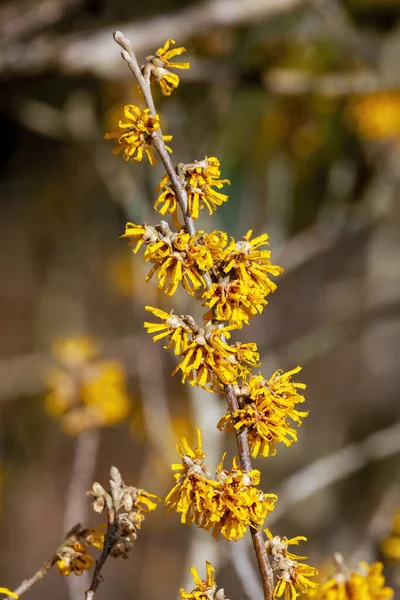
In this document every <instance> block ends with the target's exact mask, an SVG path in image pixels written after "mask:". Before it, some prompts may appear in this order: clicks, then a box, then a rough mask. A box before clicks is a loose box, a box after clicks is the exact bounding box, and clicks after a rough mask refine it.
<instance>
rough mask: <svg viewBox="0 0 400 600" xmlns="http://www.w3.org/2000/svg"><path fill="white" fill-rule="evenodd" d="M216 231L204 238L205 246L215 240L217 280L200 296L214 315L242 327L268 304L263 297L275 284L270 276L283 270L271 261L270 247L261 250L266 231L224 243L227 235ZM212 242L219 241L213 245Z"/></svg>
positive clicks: (265, 241)
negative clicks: (259, 234)
mask: <svg viewBox="0 0 400 600" xmlns="http://www.w3.org/2000/svg"><path fill="white" fill-rule="evenodd" d="M219 233H220V232H213V234H211V236H209V237H206V236H204V238H203V243H204V244H205V245H207V244H208V243H210V242H211V243H212V242H214V256H213V259H214V267H213V269H214V272H216V273H218V278H217V279H218V280H217V281H215V282H213V283H212V285H211V286H210V287H209V289H207V290H205V291H204V292H203V294H202V296H201V297H202V299H204V300H205V303H204V304H205V306H208V307H209V308H210V309H212V311H213V315H214V318H216V319H217V320H219V321H228V323H229V324H230V325H235V327H237V328H241V327H242V325H243V323H248V322H249V318H251V317H254V316H255V315H256V314H261V313H262V311H263V309H264V307H265V305H266V304H267V300H266V296H268V295H269V294H270V293H271V292H274V291H275V289H276V287H277V286H276V284H275V283H274V282H272V281H271V280H270V279H269V275H280V274H281V273H282V272H283V269H282V268H281V267H279V266H276V265H273V264H272V263H271V259H270V255H271V252H270V251H269V250H262V249H260V247H261V246H264V245H265V244H268V236H267V234H263V235H261V236H258V237H256V238H254V239H253V240H251V234H252V231H251V230H250V231H248V232H247V234H246V235H245V236H244V237H243V239H242V240H239V241H238V242H236V241H235V240H234V239H233V238H232V239H231V241H230V242H229V244H227V238H226V236H219V235H218V234H219ZM215 241H217V242H220V243H219V244H218V245H216V246H215ZM223 242H225V247H223V246H222V243H223ZM226 244H227V245H226ZM210 252H211V249H210ZM209 314H210V313H208V316H209Z"/></svg>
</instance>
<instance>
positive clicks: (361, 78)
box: [263, 69, 400, 98]
mask: <svg viewBox="0 0 400 600" xmlns="http://www.w3.org/2000/svg"><path fill="white" fill-rule="evenodd" d="M263 79H264V84H265V86H266V88H267V89H268V90H270V91H271V92H272V93H274V94H277V95H285V96H298V95H302V94H316V95H320V96H330V97H333V98H336V97H339V98H340V97H342V96H352V95H354V94H369V93H372V92H377V91H390V90H393V89H397V88H398V87H399V85H400V78H399V77H398V76H397V79H395V80H393V81H386V80H383V79H381V78H380V77H378V76H377V75H376V74H375V73H372V72H370V71H360V72H356V73H331V74H326V75H320V76H316V75H314V74H312V73H309V72H307V71H295V70H291V69H271V70H270V71H268V72H267V73H266V74H265V76H264V78H263Z"/></svg>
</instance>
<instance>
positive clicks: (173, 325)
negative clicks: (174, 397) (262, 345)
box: [144, 306, 259, 391]
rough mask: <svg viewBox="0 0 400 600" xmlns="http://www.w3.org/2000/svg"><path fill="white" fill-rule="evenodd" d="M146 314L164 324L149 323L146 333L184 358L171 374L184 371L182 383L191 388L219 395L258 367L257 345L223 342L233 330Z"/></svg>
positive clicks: (156, 313)
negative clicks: (164, 339)
mask: <svg viewBox="0 0 400 600" xmlns="http://www.w3.org/2000/svg"><path fill="white" fill-rule="evenodd" d="M146 310H147V311H148V312H150V313H152V314H153V315H154V316H156V317H158V318H159V319H161V321H162V322H161V323H151V322H148V321H146V322H145V323H144V327H145V328H146V329H147V332H148V333H150V334H156V335H155V336H154V341H158V340H160V339H163V338H168V342H169V343H168V344H167V345H166V346H164V348H166V349H171V348H172V349H173V350H174V353H175V354H176V355H177V356H180V357H181V358H182V360H181V361H180V362H179V363H178V365H177V367H176V368H175V370H174V371H173V373H172V375H175V374H176V373H177V372H178V371H181V373H182V382H185V381H186V380H187V381H188V382H189V383H190V384H191V385H197V386H199V387H202V388H204V389H209V390H210V391H219V390H220V389H221V388H222V386H223V384H225V385H227V384H229V383H234V382H235V381H236V380H237V378H238V377H239V376H244V375H245V374H246V373H248V367H247V365H249V366H251V367H256V366H258V364H259V363H258V361H259V354H258V351H257V345H256V344H255V343H253V342H249V343H246V344H242V343H239V342H237V343H235V344H233V345H229V344H227V343H226V342H225V341H224V340H223V339H222V338H223V337H224V336H225V337H226V338H229V337H230V330H231V329H232V327H224V328H218V327H217V326H216V325H215V324H214V323H213V322H212V321H208V322H207V323H205V324H204V326H203V327H200V326H198V325H197V324H196V323H195V321H194V319H193V318H192V317H191V316H190V315H180V316H178V315H175V314H173V313H172V312H171V313H167V312H165V311H162V310H160V309H158V308H153V307H151V306H146Z"/></svg>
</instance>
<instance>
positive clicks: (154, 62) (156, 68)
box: [144, 40, 190, 96]
mask: <svg viewBox="0 0 400 600" xmlns="http://www.w3.org/2000/svg"><path fill="white" fill-rule="evenodd" d="M174 44H175V40H167V41H166V42H165V44H164V46H162V47H161V48H158V50H156V53H155V55H153V54H151V55H150V56H147V57H146V60H147V65H146V67H145V68H144V75H145V77H146V75H147V73H150V74H151V75H152V76H153V77H154V78H155V79H156V81H158V83H159V84H160V87H161V91H162V93H163V94H164V96H169V95H170V94H171V93H172V91H173V90H174V89H176V88H177V87H178V85H179V77H178V75H176V74H175V73H171V72H170V71H169V70H168V69H171V68H172V69H189V68H190V63H189V62H171V58H174V57H175V56H180V55H181V54H183V53H184V52H186V48H183V47H180V48H172V49H170V48H171V46H173V45H174Z"/></svg>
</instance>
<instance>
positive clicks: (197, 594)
mask: <svg viewBox="0 0 400 600" xmlns="http://www.w3.org/2000/svg"><path fill="white" fill-rule="evenodd" d="M190 572H191V574H192V576H193V581H194V583H195V586H196V587H195V588H194V589H193V590H192V591H191V592H185V590H184V589H183V588H181V590H180V600H214V599H215V600H225V592H224V589H223V588H220V589H219V590H217V585H216V583H215V569H214V567H213V566H212V564H211V563H210V562H208V561H206V579H200V577H199V574H198V572H197V569H196V568H195V567H192V568H191V569H190Z"/></svg>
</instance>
